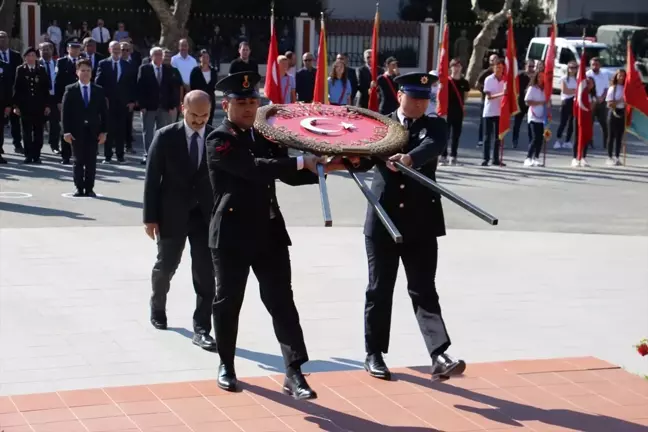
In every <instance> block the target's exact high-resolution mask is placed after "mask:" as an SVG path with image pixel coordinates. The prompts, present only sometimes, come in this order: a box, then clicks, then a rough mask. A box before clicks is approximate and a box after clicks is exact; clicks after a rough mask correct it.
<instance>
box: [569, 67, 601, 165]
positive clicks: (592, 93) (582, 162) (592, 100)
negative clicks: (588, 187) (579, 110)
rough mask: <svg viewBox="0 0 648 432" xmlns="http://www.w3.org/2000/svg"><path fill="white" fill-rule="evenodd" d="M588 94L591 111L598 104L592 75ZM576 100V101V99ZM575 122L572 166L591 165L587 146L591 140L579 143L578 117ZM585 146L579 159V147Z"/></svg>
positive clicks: (588, 81) (588, 84) (589, 79)
mask: <svg viewBox="0 0 648 432" xmlns="http://www.w3.org/2000/svg"><path fill="white" fill-rule="evenodd" d="M587 94H588V95H589V99H590V111H591V112H594V108H595V105H596V100H597V99H596V84H595V83H594V78H592V77H587ZM574 102H575V101H574ZM574 124H575V126H576V127H575V130H574V133H575V134H576V145H575V146H574V149H573V150H574V152H573V155H574V158H573V159H572V163H571V166H572V167H574V168H576V167H583V168H586V167H589V166H590V164H589V163H588V162H587V148H588V147H589V146H590V144H591V142H586V143H582V144H581V143H579V142H578V127H579V125H578V118H575V119H574ZM581 146H582V147H583V154H582V157H581V159H580V160H579V159H578V158H579V156H581V155H579V154H578V148H579V147H581Z"/></svg>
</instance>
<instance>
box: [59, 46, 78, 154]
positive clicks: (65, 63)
mask: <svg viewBox="0 0 648 432" xmlns="http://www.w3.org/2000/svg"><path fill="white" fill-rule="evenodd" d="M67 47H68V55H67V56H65V57H61V58H60V59H58V61H57V62H56V78H55V79H54V96H55V99H56V103H57V104H58V109H59V112H61V110H62V108H63V93H65V88H66V87H67V86H69V85H70V84H74V83H75V82H77V81H78V80H79V78H78V76H77V71H76V63H77V61H79V59H80V57H81V44H80V43H79V39H77V38H71V39H69V40H68V44H67ZM71 157H72V147H70V144H69V143H68V142H66V141H65V140H62V141H61V163H62V164H64V165H69V164H70V158H71Z"/></svg>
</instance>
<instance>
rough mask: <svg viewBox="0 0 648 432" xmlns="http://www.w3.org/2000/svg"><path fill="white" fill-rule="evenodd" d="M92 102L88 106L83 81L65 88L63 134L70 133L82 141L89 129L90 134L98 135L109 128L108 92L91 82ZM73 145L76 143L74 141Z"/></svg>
mask: <svg viewBox="0 0 648 432" xmlns="http://www.w3.org/2000/svg"><path fill="white" fill-rule="evenodd" d="M89 86H90V103H89V105H88V106H87V107H86V106H85V102H84V101H83V94H82V93H81V83H79V82H76V83H74V84H70V85H69V86H67V87H66V88H65V93H64V94H63V109H62V110H61V120H62V124H63V134H64V135H65V134H67V133H70V134H72V136H73V137H74V138H75V139H76V140H77V141H80V140H81V139H83V137H84V136H85V132H86V130H87V129H89V130H90V135H91V136H92V139H93V140H94V137H98V136H99V134H100V133H106V132H107V130H108V106H107V104H106V93H105V92H104V90H103V89H102V88H101V87H100V86H98V85H96V84H94V83H92V82H90V84H89ZM73 145H75V144H74V143H73Z"/></svg>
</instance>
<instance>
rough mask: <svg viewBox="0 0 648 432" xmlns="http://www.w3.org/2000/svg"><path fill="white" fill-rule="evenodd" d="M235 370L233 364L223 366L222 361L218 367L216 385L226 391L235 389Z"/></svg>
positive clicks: (236, 381)
mask: <svg viewBox="0 0 648 432" xmlns="http://www.w3.org/2000/svg"><path fill="white" fill-rule="evenodd" d="M236 384H238V380H237V379H236V372H234V366H225V365H224V364H223V363H221V365H220V366H219V367H218V387H220V388H222V389H223V390H225V391H228V392H235V391H236Z"/></svg>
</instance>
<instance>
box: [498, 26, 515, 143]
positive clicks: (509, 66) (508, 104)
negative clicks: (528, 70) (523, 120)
mask: <svg viewBox="0 0 648 432" xmlns="http://www.w3.org/2000/svg"><path fill="white" fill-rule="evenodd" d="M504 80H505V81H506V84H505V85H506V88H505V90H504V97H502V105H501V107H502V110H501V112H500V120H499V139H500V140H501V139H502V138H504V135H506V133H507V132H508V131H509V130H510V129H511V117H513V116H514V115H515V114H517V113H519V112H520V106H519V105H518V94H519V92H520V81H519V79H518V62H517V49H516V47H515V35H514V34H513V17H512V16H511V15H509V17H508V37H507V42H506V70H505V71H504ZM503 151H504V145H502V152H503Z"/></svg>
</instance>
